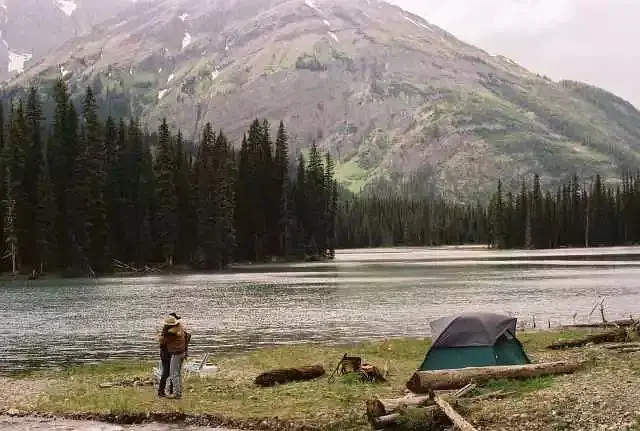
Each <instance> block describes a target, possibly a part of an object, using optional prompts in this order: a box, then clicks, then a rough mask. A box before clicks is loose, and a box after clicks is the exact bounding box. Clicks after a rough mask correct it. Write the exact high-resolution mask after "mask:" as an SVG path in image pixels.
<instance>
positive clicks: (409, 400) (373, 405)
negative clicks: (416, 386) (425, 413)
mask: <svg viewBox="0 0 640 431" xmlns="http://www.w3.org/2000/svg"><path fill="white" fill-rule="evenodd" d="M430 404H433V400H432V399H431V398H429V396H428V395H417V396H416V395H412V396H408V397H403V398H391V399H386V400H384V399H379V398H375V399H372V400H368V401H367V416H368V417H369V418H370V419H373V418H379V417H382V416H387V415H389V414H390V413H393V412H396V411H398V410H402V409H406V408H407V407H424V406H427V405H430Z"/></svg>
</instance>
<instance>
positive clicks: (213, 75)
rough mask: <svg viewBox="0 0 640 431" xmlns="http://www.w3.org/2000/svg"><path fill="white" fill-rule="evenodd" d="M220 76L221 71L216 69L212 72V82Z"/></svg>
mask: <svg viewBox="0 0 640 431" xmlns="http://www.w3.org/2000/svg"><path fill="white" fill-rule="evenodd" d="M218 76H220V71H219V70H217V69H216V70H214V71H213V72H211V80H212V81H215V80H216V78H217V77H218Z"/></svg>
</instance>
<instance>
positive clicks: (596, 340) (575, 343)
mask: <svg viewBox="0 0 640 431" xmlns="http://www.w3.org/2000/svg"><path fill="white" fill-rule="evenodd" d="M627 337H628V335H627V331H626V330H625V329H624V328H621V329H616V330H614V331H609V332H603V333H600V334H593V335H588V336H586V337H583V338H578V339H575V340H560V341H556V342H554V343H552V344H550V345H549V346H547V349H551V350H559V349H566V348H568V347H582V346H586V345H587V344H603V343H611V342H621V341H626V340H627Z"/></svg>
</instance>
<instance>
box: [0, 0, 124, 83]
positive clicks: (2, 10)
mask: <svg viewBox="0 0 640 431" xmlns="http://www.w3.org/2000/svg"><path fill="white" fill-rule="evenodd" d="M131 5H132V1H131V0H109V1H103V0H0V39H1V42H2V44H0V79H5V78H8V77H10V76H12V75H15V74H16V73H19V72H21V71H22V70H23V68H24V67H25V65H26V66H28V65H29V63H30V62H33V61H35V60H37V59H39V58H41V57H42V56H43V55H45V54H48V53H50V52H51V51H52V50H54V49H57V48H59V47H60V45H62V44H63V43H64V42H66V41H68V40H70V39H72V38H74V37H76V36H79V35H83V34H87V33H89V32H90V31H91V29H92V27H93V26H94V25H97V24H99V23H101V22H103V21H105V20H107V19H109V18H112V17H114V16H116V15H117V14H118V13H120V12H122V11H123V10H126V9H127V8H130V7H131Z"/></svg>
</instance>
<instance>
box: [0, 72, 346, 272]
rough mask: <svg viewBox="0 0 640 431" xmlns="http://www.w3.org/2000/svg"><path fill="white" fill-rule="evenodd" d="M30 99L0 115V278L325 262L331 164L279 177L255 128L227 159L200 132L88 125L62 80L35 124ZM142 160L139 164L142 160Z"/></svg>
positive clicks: (332, 196) (281, 141)
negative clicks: (50, 109)
mask: <svg viewBox="0 0 640 431" xmlns="http://www.w3.org/2000/svg"><path fill="white" fill-rule="evenodd" d="M38 94H39V93H38V88H37V87H36V86H32V87H31V88H30V90H29V92H28V96H27V97H26V98H25V99H26V100H14V101H12V102H11V104H10V107H9V109H8V110H6V111H7V112H6V115H5V110H4V109H2V106H0V148H1V149H2V153H1V155H2V157H0V176H1V179H2V181H1V182H0V184H1V186H0V197H1V199H2V205H1V206H0V236H1V241H2V244H4V247H3V248H4V254H3V257H4V259H3V262H2V269H3V270H4V271H14V270H15V271H21V272H27V273H31V272H32V271H35V272H36V273H45V272H54V271H57V272H63V273H67V274H78V275H87V274H104V273H109V272H112V271H114V270H118V269H122V268H129V269H131V268H143V267H145V266H147V265H155V266H156V267H159V266H165V265H187V266H189V267H192V268H199V269H221V268H224V267H225V266H227V265H228V264H229V263H231V262H232V261H266V260H268V259H272V258H276V257H285V258H289V257H291V258H309V257H314V258H316V257H329V258H330V257H332V256H333V254H334V249H335V246H336V245H335V241H334V238H335V221H336V210H337V193H338V190H337V183H336V180H335V178H334V176H335V175H334V163H333V161H332V160H331V158H330V156H329V155H328V154H327V155H326V156H323V155H321V154H320V152H319V151H318V149H317V148H316V146H315V144H314V145H313V146H312V147H311V150H310V152H309V155H308V160H305V159H304V158H303V157H302V156H300V158H299V160H297V166H293V168H292V167H291V166H290V161H289V148H288V139H287V132H286V129H285V126H284V124H283V123H280V125H279V127H278V129H277V132H276V136H275V142H274V141H273V139H272V137H271V133H272V131H271V126H270V124H269V123H268V122H267V121H266V120H264V121H262V122H260V121H258V120H257V119H256V120H255V121H254V122H253V123H252V124H251V127H250V128H249V130H248V133H247V134H246V135H245V137H244V139H243V141H242V146H241V148H240V149H239V151H236V150H235V149H234V148H233V147H232V145H231V143H230V142H229V141H228V140H227V138H226V136H225V135H224V133H223V132H222V131H218V132H216V131H215V130H214V129H213V128H212V126H211V125H210V124H206V125H205V127H204V130H202V134H201V136H200V140H199V142H196V143H193V144H192V143H187V142H185V140H184V139H183V137H182V135H181V133H180V132H178V133H176V134H172V133H171V131H170V130H169V127H168V125H167V123H166V121H163V122H162V124H160V126H159V127H158V130H157V132H156V131H154V132H153V133H149V132H148V131H145V130H143V129H142V128H141V126H140V125H139V124H138V122H137V121H136V120H135V119H129V120H128V121H125V120H124V119H118V120H116V119H112V118H107V119H106V121H104V122H102V121H101V120H100V119H99V118H98V114H97V113H98V112H99V109H98V108H99V107H98V106H97V102H96V99H95V96H94V94H93V92H92V90H91V88H87V91H86V94H85V97H84V100H83V103H82V106H80V107H78V108H76V107H75V106H74V104H73V103H72V101H71V99H70V94H69V91H68V89H67V87H66V86H65V84H64V82H62V81H58V82H57V83H56V84H55V88H54V95H55V111H54V113H53V118H51V119H50V121H47V120H46V119H45V118H44V117H43V113H42V107H41V103H40V100H39V96H38ZM152 153H153V154H152Z"/></svg>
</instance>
